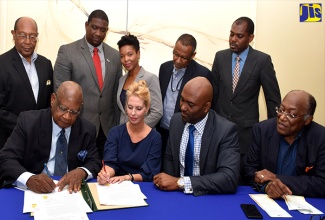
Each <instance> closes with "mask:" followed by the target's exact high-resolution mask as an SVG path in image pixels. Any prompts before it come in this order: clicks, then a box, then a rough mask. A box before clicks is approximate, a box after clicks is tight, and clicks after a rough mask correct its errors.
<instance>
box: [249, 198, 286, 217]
mask: <svg viewBox="0 0 325 220" xmlns="http://www.w3.org/2000/svg"><path fill="white" fill-rule="evenodd" d="M249 196H250V197H251V198H252V199H253V200H254V201H255V202H256V203H257V204H258V205H259V206H260V207H261V208H262V209H263V210H264V211H265V212H266V213H267V214H268V215H269V216H270V217H278V218H288V217H292V216H291V215H290V214H289V213H288V212H286V211H285V210H284V209H283V208H281V206H279V205H278V204H277V203H276V202H275V201H274V200H273V199H271V198H270V197H269V196H268V195H267V194H249Z"/></svg>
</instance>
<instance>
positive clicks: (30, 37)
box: [16, 34, 38, 42]
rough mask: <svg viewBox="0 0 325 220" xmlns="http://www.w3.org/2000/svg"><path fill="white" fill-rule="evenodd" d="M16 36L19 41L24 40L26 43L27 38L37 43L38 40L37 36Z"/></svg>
mask: <svg viewBox="0 0 325 220" xmlns="http://www.w3.org/2000/svg"><path fill="white" fill-rule="evenodd" d="M16 36H17V38H18V39H19V40H24V41H25V40H26V39H27V38H28V39H29V40H30V41H32V42H36V41H37V40H38V38H37V35H27V34H16Z"/></svg>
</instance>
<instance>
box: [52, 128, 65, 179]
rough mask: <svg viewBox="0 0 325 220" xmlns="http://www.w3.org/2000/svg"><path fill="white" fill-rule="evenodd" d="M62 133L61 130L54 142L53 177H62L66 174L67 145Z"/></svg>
mask: <svg viewBox="0 0 325 220" xmlns="http://www.w3.org/2000/svg"><path fill="white" fill-rule="evenodd" d="M64 133H65V130H64V128H63V129H62V130H61V131H60V136H59V138H58V140H57V142H56V151H55V167H54V176H63V175H64V174H66V173H67V166H68V165H67V158H68V157H67V154H68V143H67V139H66V138H65V135H64Z"/></svg>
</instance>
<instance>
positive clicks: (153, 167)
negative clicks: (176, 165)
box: [97, 80, 161, 184]
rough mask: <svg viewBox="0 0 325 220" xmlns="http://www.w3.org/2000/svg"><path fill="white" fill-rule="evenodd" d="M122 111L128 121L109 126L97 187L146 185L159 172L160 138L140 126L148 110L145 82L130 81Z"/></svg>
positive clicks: (147, 91) (153, 131) (144, 126)
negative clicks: (98, 185) (132, 183)
mask: <svg viewBox="0 0 325 220" xmlns="http://www.w3.org/2000/svg"><path fill="white" fill-rule="evenodd" d="M126 99H127V100H126V102H127V104H126V112H127V115H128V119H129V121H128V122H127V123H124V124H122V125H118V126H115V127H113V128H112V129H111V130H110V131H109V133H108V137H107V140H106V143H105V147H104V162H105V165H104V167H103V169H102V170H101V171H100V172H99V173H98V176H97V180H98V183H99V184H106V183H116V182H118V183H121V182H123V181H125V180H129V181H146V182H150V181H152V179H153V176H154V175H156V174H158V173H159V172H160V166H161V136H160V134H159V132H158V131H156V130H155V129H152V128H151V127H149V126H148V125H146V124H145V123H144V120H145V115H146V114H147V112H148V111H149V108H150V92H149V89H148V87H147V86H146V82H145V81H143V80H140V81H139V82H138V83H137V82H133V83H132V84H131V85H130V87H129V90H128V91H127V98H126Z"/></svg>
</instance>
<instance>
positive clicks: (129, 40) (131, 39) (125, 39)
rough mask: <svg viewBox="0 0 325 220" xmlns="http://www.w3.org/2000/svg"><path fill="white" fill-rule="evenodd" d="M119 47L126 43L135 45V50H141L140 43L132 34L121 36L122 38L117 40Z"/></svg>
mask: <svg viewBox="0 0 325 220" xmlns="http://www.w3.org/2000/svg"><path fill="white" fill-rule="evenodd" d="M117 45H118V48H119V49H121V47H123V46H125V45H130V46H133V47H134V49H135V51H136V52H138V51H139V50H140V43H139V40H138V38H137V37H136V36H134V35H132V34H128V35H124V36H122V37H121V40H119V41H118V42H117Z"/></svg>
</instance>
